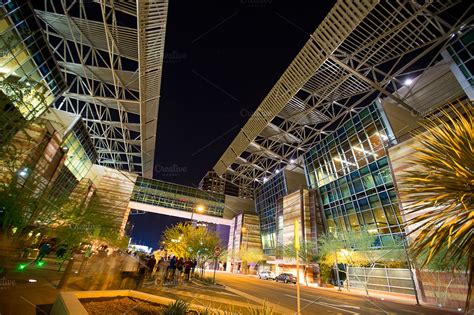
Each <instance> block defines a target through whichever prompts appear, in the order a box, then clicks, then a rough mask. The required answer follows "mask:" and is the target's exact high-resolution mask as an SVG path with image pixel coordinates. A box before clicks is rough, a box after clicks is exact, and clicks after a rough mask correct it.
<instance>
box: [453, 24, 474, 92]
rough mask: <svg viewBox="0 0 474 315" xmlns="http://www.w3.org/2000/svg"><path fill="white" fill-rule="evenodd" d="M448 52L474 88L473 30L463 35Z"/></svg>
mask: <svg viewBox="0 0 474 315" xmlns="http://www.w3.org/2000/svg"><path fill="white" fill-rule="evenodd" d="M447 51H448V52H449V54H450V55H451V57H452V58H453V60H454V62H455V63H456V64H457V65H458V67H459V69H460V70H461V72H462V74H463V75H464V77H465V78H466V80H467V81H468V82H469V84H470V85H471V87H474V31H473V30H472V29H471V30H469V31H468V32H465V33H464V34H462V36H460V37H459V39H457V40H456V41H454V42H453V43H452V44H451V45H450V46H449V47H448V48H447Z"/></svg>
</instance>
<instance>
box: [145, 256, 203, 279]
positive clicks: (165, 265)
mask: <svg viewBox="0 0 474 315" xmlns="http://www.w3.org/2000/svg"><path fill="white" fill-rule="evenodd" d="M196 266H197V261H196V260H191V259H190V258H187V259H185V258H182V257H181V258H178V257H176V256H171V257H168V258H167V259H166V258H164V257H161V258H160V260H159V261H158V263H157V264H156V269H154V270H152V273H151V277H153V278H154V281H155V284H156V285H161V284H165V283H167V282H170V283H174V284H179V283H181V282H182V281H183V280H184V281H189V279H190V277H191V275H192V274H194V270H195V269H196Z"/></svg>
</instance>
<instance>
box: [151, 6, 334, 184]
mask: <svg viewBox="0 0 474 315" xmlns="http://www.w3.org/2000/svg"><path fill="white" fill-rule="evenodd" d="M333 3H334V1H328V0H325V1H308V2H306V1H305V2H303V1H274V0H240V1H233V0H225V1H216V2H212V1H184V0H175V1H170V3H169V11H168V24H167V31H166V43H165V60H164V67H163V78H162V84H161V101H160V109H159V115H158V131H157V143H156V153H155V172H154V177H155V178H156V179H162V180H166V181H171V182H176V183H180V184H185V185H190V186H197V184H198V183H199V181H200V179H201V178H202V176H203V175H204V174H205V173H206V172H207V171H208V170H210V169H211V168H212V167H213V166H214V164H215V163H216V161H217V159H218V158H219V157H220V156H221V155H222V153H223V152H224V151H225V149H226V148H227V146H228V145H229V144H230V142H231V141H232V140H233V138H234V137H235V136H236V135H237V133H238V132H239V130H240V128H242V126H243V125H244V124H245V122H246V121H247V120H248V118H249V116H250V115H251V113H252V111H253V110H255V109H256V108H257V106H258V105H259V104H260V102H261V100H262V99H263V98H264V97H265V95H266V94H267V93H268V91H269V90H270V89H271V88H272V86H273V85H274V84H275V82H276V81H277V80H278V78H279V77H280V76H281V74H282V73H283V72H284V71H285V69H286V68H287V67H288V65H289V64H290V63H291V61H292V60H293V58H294V57H295V56H296V55H297V53H298V52H299V50H300V49H301V48H302V47H303V45H304V43H305V42H306V41H307V40H308V38H309V35H310V34H311V33H312V32H313V31H314V30H315V29H316V27H317V26H318V24H319V23H320V22H321V20H322V19H323V18H324V17H325V16H326V14H327V12H328V11H329V10H330V8H331V7H332V5H333Z"/></svg>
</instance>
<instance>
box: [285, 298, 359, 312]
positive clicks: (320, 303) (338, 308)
mask: <svg viewBox="0 0 474 315" xmlns="http://www.w3.org/2000/svg"><path fill="white" fill-rule="evenodd" d="M285 295H286V296H288V297H291V298H294V299H296V296H293V295H289V294H285ZM300 300H302V301H306V302H310V303H314V304H319V305H321V306H326V307H329V308H334V309H337V310H340V311H343V312H346V313H349V314H354V315H358V314H359V313H356V312H352V311H349V310H346V309H343V308H340V307H350V308H355V309H360V307H358V306H352V305H338V306H340V307H338V306H335V305H333V304H331V303H326V302H314V301H311V300H308V299H305V298H300Z"/></svg>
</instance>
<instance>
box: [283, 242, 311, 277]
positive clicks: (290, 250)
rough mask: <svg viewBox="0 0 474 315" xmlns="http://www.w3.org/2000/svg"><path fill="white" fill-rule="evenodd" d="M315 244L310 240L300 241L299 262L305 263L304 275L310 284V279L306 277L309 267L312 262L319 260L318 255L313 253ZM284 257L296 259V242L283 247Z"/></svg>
mask: <svg viewBox="0 0 474 315" xmlns="http://www.w3.org/2000/svg"><path fill="white" fill-rule="evenodd" d="M313 248H314V244H313V243H312V242H309V241H303V240H301V241H300V249H299V251H298V259H299V262H300V263H302V264H303V277H304V280H305V283H306V286H308V279H307V277H306V275H307V272H308V267H309V265H310V264H312V263H315V262H316V261H317V256H315V255H313ZM282 252H283V257H285V258H289V259H295V260H296V249H295V244H294V243H291V244H286V245H284V246H283V248H282Z"/></svg>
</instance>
